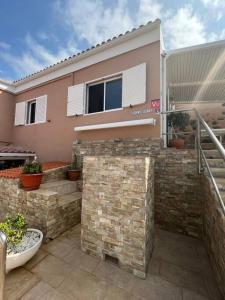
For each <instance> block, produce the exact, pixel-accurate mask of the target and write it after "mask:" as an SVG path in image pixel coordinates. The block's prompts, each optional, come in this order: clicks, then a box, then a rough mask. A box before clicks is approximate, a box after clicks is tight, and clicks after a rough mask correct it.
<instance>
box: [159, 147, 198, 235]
mask: <svg viewBox="0 0 225 300" xmlns="http://www.w3.org/2000/svg"><path fill="white" fill-rule="evenodd" d="M155 178H156V179H155V222H156V224H158V225H159V226H160V227H161V228H162V229H165V230H169V231H173V232H179V233H183V234H186V235H190V236H194V237H199V238H201V236H202V201H200V200H199V198H198V194H199V191H200V188H201V187H200V178H199V175H198V173H197V161H196V155H195V151H194V150H177V149H172V148H168V149H165V150H161V151H160V154H159V155H158V156H157V159H156V164H155Z"/></svg>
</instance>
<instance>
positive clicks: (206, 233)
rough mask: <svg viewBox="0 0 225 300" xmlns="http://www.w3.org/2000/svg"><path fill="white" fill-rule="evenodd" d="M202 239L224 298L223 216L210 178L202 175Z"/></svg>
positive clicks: (224, 255) (224, 223) (224, 236)
mask: <svg viewBox="0 0 225 300" xmlns="http://www.w3.org/2000/svg"><path fill="white" fill-rule="evenodd" d="M201 179H202V181H201V182H202V187H203V189H204V190H203V193H202V194H201V200H203V215H204V218H203V239H204V242H205V245H206V248H207V251H208V254H209V257H210V260H211V265H212V267H213V269H214V271H215V274H216V277H217V282H218V284H219V287H220V290H221V292H222V294H223V296H224V298H225V217H224V215H223V212H222V209H221V207H220V204H219V200H218V198H217V195H216V193H215V190H214V188H213V185H212V183H211V180H210V179H209V178H208V177H207V176H206V175H202V178H201Z"/></svg>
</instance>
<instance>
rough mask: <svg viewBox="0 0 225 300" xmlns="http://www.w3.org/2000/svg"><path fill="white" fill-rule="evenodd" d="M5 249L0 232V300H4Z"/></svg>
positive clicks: (5, 245) (3, 237)
mask: <svg viewBox="0 0 225 300" xmlns="http://www.w3.org/2000/svg"><path fill="white" fill-rule="evenodd" d="M6 248H7V244H6V236H5V234H4V233H3V232H1V231H0V300H4V286H5V267H6Z"/></svg>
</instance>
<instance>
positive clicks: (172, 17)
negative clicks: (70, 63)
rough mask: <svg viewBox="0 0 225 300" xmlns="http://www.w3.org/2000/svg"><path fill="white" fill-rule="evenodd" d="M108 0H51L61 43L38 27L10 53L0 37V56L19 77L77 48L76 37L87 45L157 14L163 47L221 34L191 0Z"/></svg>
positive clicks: (212, 0) (223, 2)
mask: <svg viewBox="0 0 225 300" xmlns="http://www.w3.org/2000/svg"><path fill="white" fill-rule="evenodd" d="M201 1H202V3H203V4H204V5H205V6H206V7H211V8H213V11H216V10H217V9H219V10H221V11H222V8H223V7H224V10H223V11H225V0H201ZM109 3H110V5H107V4H106V3H105V2H104V1H103V0H95V1H93V0H85V1H80V0H57V1H55V2H54V4H53V8H54V10H53V15H52V17H54V18H56V19H57V22H58V24H60V26H62V27H63V29H64V30H65V31H66V33H65V34H66V38H67V41H68V42H67V43H66V44H65V43H64V44H63V43H62V41H60V40H58V37H57V35H55V32H38V33H37V34H36V36H35V37H34V36H31V35H30V34H27V35H26V36H25V37H24V41H23V46H24V50H23V51H22V53H21V54H18V55H14V54H13V53H12V50H11V49H10V45H9V44H7V43H4V42H0V57H1V58H2V59H3V60H4V61H5V62H7V63H8V64H9V65H10V66H11V68H12V69H14V70H15V72H16V74H17V75H18V76H19V77H21V76H23V75H26V74H29V73H33V72H35V71H38V70H39V69H42V68H43V67H45V66H48V65H51V64H54V63H55V62H57V61H59V60H61V59H64V58H66V57H68V56H70V55H72V54H74V53H76V52H77V51H78V50H77V47H76V45H77V43H79V42H80V41H81V42H83V41H85V42H86V43H87V44H88V45H89V46H91V45H94V44H97V43H100V42H102V41H105V40H107V39H109V38H112V37H113V36H115V35H118V34H120V33H124V32H126V31H127V30H131V29H132V28H133V27H137V26H139V25H141V24H145V23H147V22H148V21H154V20H155V19H156V18H161V20H162V27H163V33H164V38H165V42H166V48H167V49H172V48H180V47H186V46H191V45H194V44H200V43H205V42H208V41H213V40H216V39H222V38H225V30H223V31H222V32H221V33H214V32H211V33H210V32H208V30H207V28H206V25H207V24H206V23H205V22H206V20H205V19H203V16H200V15H199V14H198V13H197V12H196V10H194V9H193V6H192V5H191V4H189V5H187V4H186V5H181V6H180V7H179V8H178V9H176V10H175V9H168V8H167V7H166V6H165V5H163V4H162V3H161V2H160V1H159V0H136V3H135V4H136V9H135V10H134V9H131V7H130V6H129V4H130V2H129V0H116V1H111V2H109ZM219 10H218V11H219ZM51 41H54V43H55V44H58V47H56V49H54V51H53V50H49V49H48V48H47V47H46V46H44V44H45V43H47V42H48V43H49V42H51ZM43 43H44V44H43Z"/></svg>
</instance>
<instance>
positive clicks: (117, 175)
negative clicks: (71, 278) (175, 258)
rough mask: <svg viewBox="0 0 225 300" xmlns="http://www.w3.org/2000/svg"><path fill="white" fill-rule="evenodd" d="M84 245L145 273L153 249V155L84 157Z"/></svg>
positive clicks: (120, 263)
mask: <svg viewBox="0 0 225 300" xmlns="http://www.w3.org/2000/svg"><path fill="white" fill-rule="evenodd" d="M81 224H82V225H81V228H82V230H81V244H82V250H83V251H85V252H87V253H89V254H93V255H97V256H99V257H101V258H102V259H104V258H105V255H109V256H110V257H114V258H117V259H118V261H119V265H120V266H121V267H122V268H124V269H126V270H128V271H131V272H133V274H134V275H136V276H139V277H142V278H145V276H146V269H147V265H148V261H149V259H150V256H151V252H152V250H153V241H154V237H153V233H154V159H152V158H149V157H141V156H138V157H137V156H130V157H122V156H114V157H112V156H98V157H97V156H96V157H93V156H92V157H88V156H87V157H85V159H84V165H83V195H82V222H81Z"/></svg>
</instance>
